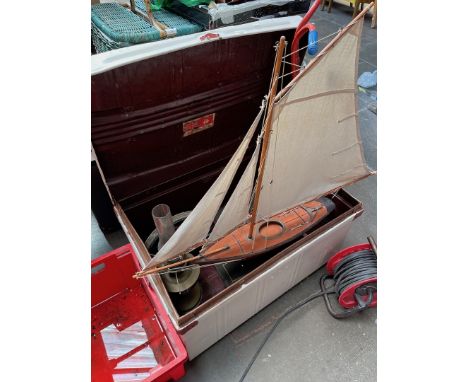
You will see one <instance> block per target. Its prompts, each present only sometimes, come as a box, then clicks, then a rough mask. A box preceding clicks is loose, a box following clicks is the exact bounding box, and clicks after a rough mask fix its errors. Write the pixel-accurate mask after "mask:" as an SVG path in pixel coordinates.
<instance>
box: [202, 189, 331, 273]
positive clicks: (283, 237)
mask: <svg viewBox="0 0 468 382" xmlns="http://www.w3.org/2000/svg"><path fill="white" fill-rule="evenodd" d="M334 207H335V205H334V203H333V202H332V201H331V200H330V199H328V198H320V199H318V200H312V201H308V202H305V203H302V204H300V205H298V206H295V207H293V208H291V209H289V210H286V211H284V212H281V213H279V214H276V215H274V216H272V217H271V218H270V219H269V220H268V221H260V222H258V223H256V224H255V227H254V234H253V237H252V238H251V239H250V238H249V227H250V223H246V224H244V225H242V226H240V227H238V228H237V229H235V230H234V231H232V232H231V233H229V234H227V235H226V236H224V237H223V238H222V239H220V240H219V241H217V242H216V243H214V244H212V245H211V246H210V247H208V248H207V249H206V250H205V251H204V252H203V253H202V255H203V258H201V259H200V260H198V261H197V263H199V264H206V263H217V262H222V261H230V260H237V259H248V258H252V257H255V256H258V255H261V254H264V253H266V252H268V251H271V250H272V249H275V248H277V247H279V246H281V245H284V244H287V243H289V242H291V241H293V240H294V239H297V238H298V237H299V236H301V235H303V234H304V233H305V232H307V231H308V230H310V229H311V228H312V227H314V226H315V225H317V224H318V223H319V222H320V221H322V220H323V219H324V218H325V217H326V216H327V215H328V214H330V213H331V212H332V211H333V209H334Z"/></svg>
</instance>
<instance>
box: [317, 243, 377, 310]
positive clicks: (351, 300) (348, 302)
mask: <svg viewBox="0 0 468 382" xmlns="http://www.w3.org/2000/svg"><path fill="white" fill-rule="evenodd" d="M363 250H373V248H372V245H371V244H370V243H364V244H357V245H353V246H352V247H348V248H345V249H343V250H341V251H340V252H338V253H336V254H335V255H333V256H332V257H331V258H330V260H328V262H327V267H326V268H327V273H328V275H329V276H331V277H333V275H334V269H335V267H336V266H337V265H338V263H339V262H340V261H341V260H343V259H344V258H345V257H347V256H350V255H351V254H353V253H356V252H360V251H363ZM375 254H377V252H375ZM374 283H375V284H376V283H377V277H368V278H365V279H362V280H359V281H357V282H356V283H354V284H353V285H350V286H349V287H347V288H346V289H345V290H344V291H343V292H342V293H341V294H340V296H339V297H338V302H339V303H340V305H341V306H342V307H343V308H346V309H350V308H355V307H356V306H357V305H358V301H356V299H355V297H354V296H355V293H356V289H358V288H359V287H361V286H363V285H368V284H374ZM363 300H364V301H366V302H367V296H363ZM376 306H377V291H375V293H373V297H372V302H371V303H370V304H369V308H374V307H376Z"/></svg>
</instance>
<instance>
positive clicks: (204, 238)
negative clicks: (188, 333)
mask: <svg viewBox="0 0 468 382" xmlns="http://www.w3.org/2000/svg"><path fill="white" fill-rule="evenodd" d="M368 9H369V7H367V8H366V9H365V10H364V11H363V12H361V14H360V15H359V16H358V17H356V18H355V19H354V20H353V21H352V22H351V23H350V24H349V25H348V26H346V27H345V28H344V29H343V30H342V31H341V32H340V33H339V34H338V35H337V36H336V37H335V38H334V39H333V40H332V41H331V42H330V43H329V44H328V45H327V46H326V47H325V48H324V49H323V50H322V52H320V53H319V54H318V55H317V56H316V57H315V59H314V60H313V61H311V62H310V63H309V64H308V65H307V67H306V68H305V69H304V70H303V71H302V72H301V73H300V74H299V75H298V76H297V77H296V78H295V79H294V80H292V81H291V82H290V83H289V85H288V86H286V87H285V88H284V89H282V90H281V91H280V92H279V93H278V94H277V95H276V86H277V82H278V76H279V69H280V66H281V61H282V59H283V50H284V46H285V41H284V37H283V38H282V39H281V40H280V42H279V44H278V47H277V54H276V61H275V67H274V72H273V73H274V74H273V79H272V86H271V89H270V93H269V96H268V105H267V110H266V113H267V116H266V119H265V123H264V126H263V128H262V130H261V133H260V136H259V137H258V139H257V146H256V148H255V150H254V152H253V154H252V157H251V158H250V160H249V162H248V164H247V167H246V168H245V170H244V172H243V174H242V176H241V178H240V180H239V182H238V184H237V185H236V187H235V188H234V191H233V193H232V194H231V196H230V198H229V200H228V201H227V203H226V204H225V206H224V208H223V210H222V212H221V213H219V211H220V208H221V205H222V203H223V201H224V199H225V196H226V194H227V192H228V190H229V188H230V186H231V183H232V181H233V179H234V176H235V174H236V172H237V171H238V169H239V165H240V163H241V162H242V160H243V158H244V156H245V154H246V151H247V148H248V146H249V143H250V142H251V140H252V138H253V136H254V133H255V130H256V128H257V126H258V124H259V123H260V120H261V117H262V113H263V112H264V111H265V110H264V109H265V105H262V107H261V110H260V112H259V114H258V115H257V117H256V119H255V120H254V122H253V124H252V126H251V127H250V129H249V130H248V132H247V134H246V136H245V138H244V139H243V141H242V142H241V144H240V146H239V148H238V149H237V151H236V152H235V153H234V155H233V157H232V158H231V160H230V161H229V163H228V164H227V165H226V167H225V168H224V170H223V171H222V173H221V174H220V175H219V177H218V178H217V180H216V181H215V182H214V183H213V185H212V186H211V188H210V189H209V190H208V191H207V193H206V194H205V195H204V196H203V198H202V199H201V200H200V202H199V203H198V204H197V206H196V207H195V208H194V209H193V211H192V212H191V213H190V215H189V216H188V217H187V219H186V220H185V221H184V222H183V223H182V225H181V226H180V227H179V228H178V229H177V231H176V232H175V233H174V235H173V236H172V237H171V238H170V239H169V240H168V241H167V243H166V244H165V245H164V246H163V247H162V248H161V250H160V251H159V252H158V253H157V254H156V255H155V257H154V258H153V259H152V260H151V261H150V262H149V263H148V264H147V266H146V267H145V268H144V269H143V270H142V271H141V272H139V273H137V274H136V277H143V276H145V275H148V274H151V273H154V272H158V271H162V270H165V269H168V268H175V267H178V266H181V265H185V264H188V263H204V262H224V261H230V260H235V259H246V258H250V257H253V256H257V255H260V254H262V253H265V252H267V251H269V250H271V249H273V248H276V247H278V246H280V245H283V244H285V243H287V242H289V241H291V240H294V239H295V238H297V237H299V236H300V235H302V234H304V233H305V232H307V231H308V230H310V229H311V227H313V226H314V225H316V224H317V222H319V221H320V220H322V219H323V218H324V217H325V216H326V215H327V214H328V213H329V212H330V210H331V209H332V208H333V203H331V202H330V200H329V199H327V198H323V197H322V196H323V195H327V194H331V193H333V192H334V191H336V190H338V189H340V188H341V187H343V186H346V185H348V184H351V183H354V182H356V181H358V180H360V179H363V178H365V177H367V176H369V175H371V174H372V173H373V172H372V171H371V170H370V169H369V168H368V166H367V165H366V163H365V159H364V155H363V148H362V143H361V140H360V134H359V123H358V112H357V94H356V93H357V90H356V81H357V67H358V60H359V46H360V37H361V31H362V26H363V20H364V17H363V16H364V14H365V13H366V12H367V10H368ZM218 216H219V217H218ZM195 250H198V253H197V254H196V256H192V257H189V258H186V257H185V255H186V254H188V253H190V252H192V251H195Z"/></svg>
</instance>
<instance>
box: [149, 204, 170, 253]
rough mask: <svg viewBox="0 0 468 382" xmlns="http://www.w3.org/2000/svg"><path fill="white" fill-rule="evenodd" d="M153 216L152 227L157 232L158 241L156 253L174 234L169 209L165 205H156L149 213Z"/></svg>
mask: <svg viewBox="0 0 468 382" xmlns="http://www.w3.org/2000/svg"><path fill="white" fill-rule="evenodd" d="M151 215H153V221H154V225H155V226H156V229H157V230H158V234H159V241H158V251H159V250H160V249H161V248H162V246H163V245H164V244H165V243H166V242H167V241H168V240H169V238H170V237H171V236H172V235H173V234H174V231H175V227H174V221H173V219H172V214H171V209H170V208H169V206H168V205H167V204H158V205H157V206H156V207H154V208H153V210H152V211H151Z"/></svg>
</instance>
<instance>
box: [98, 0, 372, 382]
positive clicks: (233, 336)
mask: <svg viewBox="0 0 468 382" xmlns="http://www.w3.org/2000/svg"><path fill="white" fill-rule="evenodd" d="M351 15H352V11H351V9H350V8H348V7H345V6H340V5H334V7H333V10H332V13H330V14H328V13H326V11H323V12H322V11H320V10H318V11H317V12H316V14H315V16H314V18H313V21H314V22H315V23H316V26H317V30H318V32H319V38H320V37H324V36H327V35H329V34H330V33H333V32H335V31H336V30H337V29H338V28H340V27H341V26H344V25H346V24H347V23H348V22H349V21H350V19H351ZM328 40H329V39H328ZM326 42H327V41H323V42H322V43H321V45H322V47H323V44H324V43H326ZM376 68H377V32H376V30H375V29H371V28H370V19H366V22H365V25H364V30H363V36H362V45H361V59H360V63H359V72H360V73H363V72H365V71H374V70H375V69H376ZM376 94H377V91H376V90H375V89H374V90H373V91H370V92H367V93H363V92H361V93H360V96H359V102H360V111H359V116H360V121H361V136H362V140H363V145H364V149H365V156H366V159H367V161H368V164H369V165H370V167H372V168H374V169H377V150H376V148H377V117H376V115H375V114H374V113H372V112H371V111H370V110H369V109H368V105H369V104H371V103H373V102H375V101H376ZM348 190H349V191H350V192H351V194H352V195H353V196H355V197H356V198H357V199H359V200H361V201H362V203H363V204H364V209H365V212H364V214H363V215H362V216H361V217H359V219H357V220H356V221H355V222H354V223H353V226H352V228H351V231H350V232H349V234H348V236H347V237H346V239H345V241H344V243H343V244H342V247H346V246H349V245H353V244H357V243H361V242H365V241H366V237H367V236H368V235H373V236H374V238H375V239H376V240H377V231H376V221H377V203H376V197H377V177H375V176H374V177H370V178H367V179H365V180H364V181H361V182H359V183H357V184H355V185H353V186H351V187H348ZM126 242H127V240H126V238H125V235H124V234H123V232H122V231H119V232H116V233H113V234H111V235H107V236H104V235H103V234H102V233H101V231H100V230H99V227H98V226H97V223H96V221H95V219H94V217H92V254H93V257H95V256H98V255H100V254H103V253H105V252H107V251H108V250H110V249H111V248H117V247H119V246H121V245H123V244H124V243H126ZM323 272H324V271H323V269H320V270H318V271H317V272H315V273H314V274H312V275H311V276H309V277H308V278H307V279H305V280H304V281H302V282H301V283H300V284H298V285H297V286H296V287H294V288H292V289H291V290H289V291H288V292H287V293H286V294H284V295H283V296H281V297H280V298H278V299H277V300H276V301H274V302H273V303H272V304H270V305H269V306H268V307H266V308H265V309H263V310H262V311H260V312H259V313H258V314H256V315H255V316H254V317H252V318H251V319H250V320H248V321H247V322H245V323H244V324H243V325H241V326H240V327H238V328H237V329H235V330H234V331H233V332H231V333H230V334H229V335H227V336H225V337H224V338H223V339H221V340H220V341H219V342H217V343H216V344H215V345H213V346H212V347H211V348H209V349H208V350H206V351H205V352H204V353H202V354H201V355H200V356H198V357H197V358H195V359H194V360H192V361H190V362H188V363H187V364H186V369H187V373H186V376H185V377H184V378H183V379H182V382H195V381H197V382H200V381H203V382H217V381H224V382H227V381H237V380H238V379H239V378H240V376H241V374H242V372H243V370H244V368H245V367H246V366H247V364H248V362H249V360H250V358H251V357H252V355H253V353H254V352H255V351H256V349H257V347H258V346H259V344H260V342H261V341H262V339H263V338H264V336H265V334H266V332H267V330H268V329H269V328H270V327H271V325H273V324H274V322H275V318H276V317H278V316H280V315H281V314H282V313H283V312H284V311H285V310H287V309H288V308H289V307H291V306H293V305H295V304H296V302H298V301H299V300H302V299H303V298H305V297H307V296H308V295H310V294H312V293H314V292H315V291H317V290H318V288H319V282H318V281H319V278H320V276H321V275H322V273H323ZM376 348H377V312H376V310H375V309H372V310H369V311H366V312H363V313H362V314H360V315H357V316H354V317H351V318H349V319H345V320H335V319H334V318H332V317H331V316H330V315H329V314H328V312H327V310H326V308H325V304H324V303H323V300H322V299H317V300H314V301H312V302H310V303H309V304H307V305H306V306H304V307H302V308H301V309H300V310H298V311H296V312H294V313H292V314H291V315H290V316H289V317H287V318H286V319H285V320H284V321H283V322H282V323H281V324H280V326H279V327H278V328H277V329H276V331H275V333H274V334H273V335H272V337H271V338H270V340H269V342H268V343H267V344H266V345H265V347H264V349H263V351H262V353H261V354H260V356H259V357H258V358H257V361H256V362H255V364H254V365H253V367H252V369H251V370H250V373H249V374H248V376H247V378H246V381H271V382H274V381H285V380H289V381H320V382H326V381H330V382H340V381H343V382H349V381H359V382H370V381H375V380H376V379H377V370H376V366H377V365H376V363H377V354H376Z"/></svg>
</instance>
